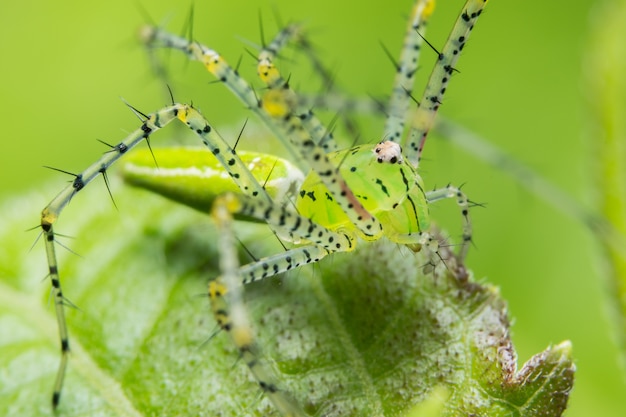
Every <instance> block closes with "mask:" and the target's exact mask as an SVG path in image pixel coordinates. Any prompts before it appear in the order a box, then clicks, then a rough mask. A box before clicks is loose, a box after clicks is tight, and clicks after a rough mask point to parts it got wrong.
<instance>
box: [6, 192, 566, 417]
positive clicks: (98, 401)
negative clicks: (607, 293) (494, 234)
mask: <svg viewBox="0 0 626 417" xmlns="http://www.w3.org/2000/svg"><path fill="white" fill-rule="evenodd" d="M94 190H95V188H94ZM98 191H101V190H98ZM89 193H91V194H89ZM115 196H116V202H117V204H118V206H119V207H120V208H121V211H122V213H121V214H120V213H119V212H116V211H115V210H113V209H112V208H111V207H110V203H109V202H106V201H105V200H104V195H103V194H94V192H93V191H89V190H88V191H86V195H84V196H82V201H81V205H80V208H78V207H77V206H78V204H76V205H72V206H70V209H69V212H68V213H69V214H67V213H66V215H67V218H71V219H72V224H71V225H67V224H66V226H67V227H76V228H77V231H76V237H75V239H73V240H72V241H71V246H72V247H73V248H77V249H78V250H79V251H80V255H81V256H80V257H79V256H76V255H74V254H71V253H67V252H66V253H64V254H63V256H62V257H61V258H62V259H61V260H60V264H61V265H62V269H61V276H62V277H65V280H64V282H63V283H64V285H65V287H64V288H65V294H66V296H67V297H68V299H69V300H71V301H72V302H73V303H74V304H75V305H76V308H70V309H69V312H68V322H69V324H70V331H71V343H72V345H71V346H72V355H71V362H70V368H69V375H68V379H67V383H66V386H65V390H64V393H63V398H62V404H61V408H60V410H59V413H60V415H63V416H76V415H85V414H89V415H103V416H118V415H225V416H231V415H232V416H235V415H237V416H238V415H268V414H271V410H272V408H271V405H270V404H269V403H268V402H267V400H266V399H264V398H263V397H262V396H261V395H260V391H259V389H258V388H257V386H256V385H255V383H254V382H253V380H252V379H251V377H250V376H249V375H248V370H247V368H246V367H245V365H244V364H243V363H239V362H238V361H237V354H236V350H235V349H233V346H232V345H231V343H230V340H229V338H228V337H227V336H226V335H225V334H221V333H217V334H215V333H214V332H215V329H216V326H215V323H214V322H213V320H212V318H211V315H210V312H209V309H208V301H207V299H206V297H205V296H204V295H203V294H204V292H205V291H206V283H207V281H208V279H210V278H212V277H214V276H215V275H216V273H217V271H216V265H217V260H216V248H215V247H214V246H213V244H214V242H215V236H214V230H213V228H212V226H211V225H210V222H209V220H208V218H207V216H205V215H202V214H201V213H198V212H194V211H191V210H190V209H187V208H184V207H180V206H177V205H175V204H172V203H169V202H166V201H164V200H162V199H160V198H158V197H156V196H152V195H148V194H147V193H145V192H140V191H134V190H125V191H116V192H115ZM36 198H37V197H36V196H35V197H34V196H29V197H24V198H22V199H17V200H13V201H10V202H8V203H7V204H5V207H3V209H2V210H3V212H4V213H7V216H6V217H3V220H2V224H0V230H2V236H0V239H1V240H2V241H8V240H9V239H10V237H11V236H20V239H22V236H21V235H20V234H22V235H23V232H22V230H23V229H20V228H19V225H22V224H23V223H24V221H26V220H25V218H26V216H28V218H30V212H29V211H27V210H24V207H28V206H30V204H31V201H33V199H36ZM138 201H140V202H141V204H138ZM238 229H239V230H238V235H239V236H241V237H242V239H243V241H244V242H246V245H247V247H248V249H249V250H250V251H251V252H253V253H254V254H255V255H261V254H264V253H265V252H267V251H269V252H270V253H272V252H275V251H276V250H277V249H276V247H275V246H276V241H275V238H274V237H273V235H271V233H269V232H268V231H267V229H266V228H265V227H262V226H259V225H250V224H247V223H246V224H240V225H239V227H238ZM39 244H41V242H40V243H39ZM37 249H40V248H39V245H38V246H37ZM62 252H64V251H62ZM0 256H1V259H0V264H2V265H3V266H4V269H3V273H2V282H1V284H0V285H1V286H2V290H1V291H0V305H1V306H2V308H1V309H0V312H1V316H0V323H1V325H2V333H3V338H2V345H1V346H0V358H2V359H1V361H2V362H1V363H0V367H1V368H2V369H3V370H4V371H3V378H2V379H1V381H2V386H1V387H0V392H2V397H3V398H2V400H1V401H0V404H1V405H0V414H2V415H46V414H51V410H50V409H49V395H50V390H51V387H52V382H53V378H54V372H55V371H56V361H57V360H58V356H57V355H58V346H57V345H58V340H57V334H56V322H55V319H54V315H53V309H52V308H51V306H50V305H49V302H48V301H47V299H48V297H47V294H48V291H49V289H48V282H47V281H43V282H42V281H41V280H40V274H39V271H40V270H42V269H43V268H39V266H41V264H40V262H39V260H38V259H37V255H36V254H34V253H30V254H27V253H25V252H20V251H16V250H15V248H13V247H8V246H7V247H6V248H5V250H3V251H2V252H1V253H0ZM242 256H243V257H245V255H243V254H242ZM33 259H37V261H36V262H33ZM34 263H35V264H37V266H38V267H37V268H33V266H34V265H33V264H34ZM426 263H427V262H426V259H425V258H424V256H423V254H418V255H417V256H416V255H415V254H413V253H412V252H410V251H408V250H406V248H404V247H399V246H397V245H394V244H389V243H386V242H381V243H376V244H370V245H362V246H361V249H360V250H358V251H357V252H356V253H348V254H343V255H336V256H333V257H331V258H329V259H328V260H327V261H325V262H322V263H321V264H320V265H318V266H313V267H307V268H303V269H301V270H297V271H293V272H292V273H290V274H289V275H286V276H283V277H280V278H279V279H272V280H268V281H267V282H261V283H258V284H254V285H250V286H248V287H246V297H247V301H246V304H247V306H248V308H249V310H250V311H251V313H252V315H253V317H254V325H255V328H256V330H257V333H258V336H259V339H260V344H261V346H262V347H263V352H264V354H265V357H266V358H267V360H269V361H270V362H271V363H273V365H274V367H275V369H276V370H277V371H278V372H279V373H280V375H281V379H282V380H281V383H282V384H283V386H284V388H287V389H289V390H290V391H292V392H294V394H295V395H296V397H297V398H298V400H299V401H300V403H301V404H303V405H304V406H305V408H306V409H307V411H308V412H310V413H311V414H315V413H321V414H324V415H327V414H329V415H342V416H343V415H371V416H375V415H386V416H396V415H411V416H416V415H420V416H428V415H443V416H456V415H468V414H475V415H490V416H540V415H550V416H558V415H560V414H561V412H562V410H563V409H564V408H565V406H566V403H567V400H568V394H569V391H570V390H571V388H572V383H573V373H574V365H573V364H572V359H571V348H570V345H569V343H568V342H564V343H562V344H560V345H557V346H554V347H551V348H548V349H547V350H546V351H544V352H542V353H540V354H539V355H537V356H535V357H534V358H532V359H531V360H530V361H529V362H528V363H527V364H526V365H525V366H524V367H523V368H522V369H521V370H520V371H516V354H515V351H514V349H513V346H512V343H511V340H510V338H509V334H510V329H509V318H508V315H507V311H506V304H505V302H504V301H503V300H502V298H501V297H500V295H499V293H498V291H497V289H495V288H494V287H493V286H491V285H489V284H487V283H478V282H476V281H474V280H473V279H470V280H469V281H459V280H457V279H454V278H452V277H451V276H450V275H449V274H448V273H447V270H446V268H445V267H444V266H443V264H440V265H439V267H438V268H437V269H436V271H435V273H434V274H426V275H425V274H424V273H423V272H422V269H423V265H425V264H426ZM34 271H37V272H34ZM33 274H34V275H33ZM438 398H439V400H438ZM441 398H445V401H444V400H442V399H441ZM423 401H426V402H424V403H422V402H423ZM433 410H434V411H433ZM437 410H440V411H441V412H439V411H437Z"/></svg>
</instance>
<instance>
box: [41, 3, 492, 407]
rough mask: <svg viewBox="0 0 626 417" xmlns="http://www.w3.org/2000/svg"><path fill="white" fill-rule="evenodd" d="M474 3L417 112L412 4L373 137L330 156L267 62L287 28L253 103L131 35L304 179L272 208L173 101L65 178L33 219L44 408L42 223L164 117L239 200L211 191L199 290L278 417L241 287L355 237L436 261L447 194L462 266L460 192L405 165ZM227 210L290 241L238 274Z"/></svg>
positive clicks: (172, 42) (160, 38)
mask: <svg viewBox="0 0 626 417" xmlns="http://www.w3.org/2000/svg"><path fill="white" fill-rule="evenodd" d="M486 3H487V0H468V1H467V2H466V4H465V6H464V7H463V10H462V12H461V14H460V16H459V18H458V20H457V21H456V23H455V25H454V27H453V29H452V31H451V34H450V36H449V38H448V40H447V41H446V43H445V45H444V47H443V49H442V50H441V52H440V53H439V56H438V60H437V62H436V64H435V67H434V69H433V72H432V74H431V76H430V79H429V81H428V84H427V87H426V89H425V91H424V94H423V97H422V99H421V100H420V104H419V105H418V107H417V109H415V110H410V109H409V101H410V98H411V94H410V91H411V89H412V86H413V81H414V74H415V72H416V69H417V61H418V57H419V53H420V50H421V47H422V43H423V37H422V36H423V33H424V28H425V24H426V21H427V19H428V17H429V16H430V14H431V13H432V10H433V7H434V1H433V0H417V1H416V3H415V5H414V7H413V10H412V13H411V16H410V20H409V24H408V28H407V33H406V37H405V40H404V44H403V48H402V51H401V55H400V60H399V62H398V66H397V70H398V71H397V74H396V77H395V80H394V86H393V90H392V95H391V99H390V102H389V104H388V118H387V121H386V125H385V128H384V131H383V132H382V136H381V137H382V138H385V140H383V141H381V142H379V143H376V144H372V145H358V146H354V147H352V148H350V149H346V150H339V151H338V150H337V145H336V144H335V142H334V139H333V137H332V135H331V134H330V133H329V131H328V130H327V129H326V128H325V127H324V126H323V125H322V124H321V122H320V121H318V119H317V118H316V117H315V115H314V114H313V113H312V112H311V111H310V110H309V109H308V108H306V107H305V106H304V105H303V104H301V103H302V102H301V101H300V100H299V98H298V96H297V94H296V93H295V92H294V91H293V90H291V88H290V87H289V84H288V82H287V81H286V80H285V79H284V78H283V77H282V76H281V74H280V73H279V71H278V69H277V68H276V67H275V66H274V64H273V60H274V58H275V57H276V55H277V53H278V52H279V51H280V50H281V48H282V47H283V46H284V45H285V44H286V43H288V42H296V43H297V41H298V39H299V30H298V27H297V26H295V25H292V26H289V27H287V28H286V29H284V30H282V31H281V32H280V33H279V34H278V35H277V36H276V37H275V38H274V40H273V41H272V42H271V43H270V44H269V45H267V46H265V47H264V48H263V50H262V51H261V52H260V54H259V57H258V67H257V68H258V74H259V76H260V78H261V80H262V81H263V82H264V83H265V86H266V88H265V89H264V93H263V94H262V96H261V97H260V98H259V97H258V96H257V94H256V93H255V90H253V88H252V87H251V86H250V85H249V84H248V83H247V82H246V81H245V80H243V79H242V78H240V77H239V75H238V74H237V72H236V71H235V70H234V69H233V68H232V67H230V66H229V65H228V64H227V63H226V61H225V60H224V59H223V58H222V57H221V56H220V55H219V54H218V53H217V52H215V51H214V50H212V49H210V48H208V47H206V46H203V45H201V44H199V43H197V42H191V41H189V40H187V39H184V38H182V37H178V36H175V35H172V34H170V33H167V32H165V31H163V30H162V29H160V28H157V27H146V28H144V29H143V32H142V33H143V39H144V41H145V43H146V45H147V46H148V47H165V48H171V49H176V50H179V51H181V52H183V53H184V54H186V55H187V56H188V57H189V59H191V60H197V61H200V62H201V63H203V64H204V65H205V67H206V69H207V70H208V71H209V72H210V73H211V74H213V75H214V76H215V77H216V78H217V80H219V81H221V82H222V83H223V84H224V85H225V86H226V87H227V88H228V89H230V90H231V91H232V93H234V94H235V95H236V96H237V97H238V98H239V99H240V100H241V101H242V102H243V103H244V104H245V105H246V106H247V107H248V108H249V109H250V110H252V111H253V112H254V113H256V115H257V116H258V117H259V118H260V119H261V120H262V121H263V122H264V123H265V124H266V125H267V127H268V128H269V129H270V130H271V132H272V133H273V134H274V135H275V136H276V137H277V138H278V139H280V140H281V141H282V142H283V144H284V145H285V146H286V147H287V148H288V149H290V150H291V152H292V153H293V154H295V155H300V156H301V157H302V158H303V160H305V161H306V163H307V164H308V166H309V167H310V169H311V174H309V175H308V177H307V178H306V179H305V181H304V183H303V184H302V186H301V188H300V192H299V194H298V197H297V200H296V202H295V208H294V207H292V206H291V205H289V204H286V203H285V202H278V203H277V202H275V201H274V200H273V198H272V197H270V195H269V194H268V192H267V191H266V189H265V187H264V185H261V183H263V181H264V180H265V178H262V177H261V178H256V177H255V175H254V174H253V173H252V172H251V171H250V169H248V164H247V163H244V162H243V161H242V160H241V159H240V158H239V156H238V155H237V153H236V152H235V150H234V149H232V148H231V147H230V146H229V145H228V144H227V143H226V142H225V141H224V140H223V139H222V138H221V137H220V136H219V135H218V134H217V133H216V131H215V130H214V129H213V128H212V127H211V125H210V124H209V122H208V121H207V120H206V119H205V118H204V117H203V116H202V115H201V114H200V113H199V111H198V110H196V109H194V108H193V107H192V106H189V105H185V104H177V103H173V104H172V105H171V106H167V107H165V108H163V109H161V110H159V111H157V112H155V113H152V114H150V115H147V116H146V115H142V116H143V117H144V120H143V123H142V125H141V127H140V128H139V129H137V130H136V131H134V132H132V133H130V135H128V136H127V137H126V138H125V139H124V140H122V141H121V142H120V143H119V144H117V145H115V146H113V147H112V149H111V151H110V152H108V153H106V154H104V155H103V156H102V157H101V158H100V159H99V160H98V161H97V162H95V163H94V164H92V165H91V166H89V167H88V168H87V169H86V170H85V171H83V172H82V173H80V174H79V175H76V177H75V179H74V181H73V182H72V183H71V184H70V185H68V186H67V187H66V188H65V189H64V190H63V191H61V192H60V193H59V194H58V195H57V196H56V197H55V198H54V199H53V200H52V201H51V202H50V203H49V204H48V206H46V208H44V210H43V212H42V217H41V227H42V229H43V234H44V236H45V246H46V253H47V259H48V268H49V276H50V279H51V282H52V291H53V296H54V302H55V309H56V316H57V322H58V327H59V334H60V339H61V362H60V366H59V370H58V373H57V377H56V381H55V384H54V392H53V397H52V404H53V407H55V408H56V407H57V406H58V404H59V401H60V396H61V389H62V386H63V379H64V376H65V371H66V367H67V362H68V355H69V351H70V347H69V338H68V331H67V327H66V323H65V315H64V304H65V303H66V300H65V298H64V296H63V294H62V291H61V283H60V276H59V270H58V263H57V258H56V254H55V244H54V243H55V232H54V230H53V225H54V223H55V222H56V220H57V219H58V217H59V215H60V213H61V211H62V210H63V208H64V207H65V206H66V205H67V204H68V203H69V202H70V200H71V199H72V198H73V197H74V195H75V194H76V193H78V192H79V191H80V190H81V189H83V188H84V187H85V186H86V185H87V184H88V183H89V182H91V181H92V180H93V179H94V178H95V177H97V176H98V175H100V174H102V175H105V174H106V172H107V170H108V169H109V167H110V166H111V165H112V164H113V163H115V162H116V161H117V160H118V159H119V158H120V157H121V156H122V155H123V154H125V153H126V152H127V151H128V150H130V149H131V148H133V147H134V146H135V145H136V144H138V143H139V142H141V141H143V140H147V139H148V138H149V137H150V136H151V135H152V133H154V132H155V131H157V130H159V129H160V128H162V127H164V126H165V125H167V124H168V123H169V122H171V121H172V120H174V119H179V120H180V121H182V122H183V123H185V124H186V125H187V126H188V127H189V128H190V129H191V130H192V131H193V132H194V133H195V134H196V135H197V136H199V137H200V139H201V140H202V142H203V143H204V144H205V145H206V146H207V147H208V148H209V150H210V151H211V152H212V153H213V155H215V157H216V158H217V159H218V160H219V162H220V163H221V165H222V166H223V169H225V170H226V171H227V172H228V174H229V175H230V177H231V178H232V179H233V181H234V182H235V183H236V185H237V186H238V188H239V190H240V193H225V194H222V195H221V196H218V197H217V198H216V199H215V202H214V203H213V208H212V212H211V214H212V217H213V219H214V221H215V222H216V224H217V227H218V230H219V234H220V242H219V248H220V268H221V271H222V275H221V276H220V277H218V278H216V279H214V280H212V281H210V283H209V288H208V295H209V298H210V301H211V308H212V311H213V315H214V317H215V319H216V321H217V322H218V324H219V326H220V327H221V329H223V330H225V331H226V332H228V333H229V334H230V335H231V337H232V340H233V342H234V344H235V345H236V347H237V349H238V350H239V352H240V355H241V357H242V359H243V361H244V362H245V363H246V364H247V366H248V367H249V369H250V371H251V372H252V374H253V376H254V378H256V380H257V381H258V383H259V385H260V387H261V389H262V390H263V392H264V393H265V395H266V396H267V397H268V398H269V399H270V400H271V402H272V403H273V404H274V406H275V407H276V409H277V410H278V411H279V412H280V413H281V414H282V415H286V416H301V415H305V413H304V412H303V411H302V409H301V408H300V407H299V405H298V404H296V403H295V401H293V400H292V398H291V396H290V395H289V394H288V393H287V392H285V391H283V390H281V389H280V388H279V387H278V385H277V382H276V378H275V377H274V376H273V374H272V372H270V370H269V368H268V367H266V366H265V365H264V364H263V362H262V360H260V352H259V348H258V347H257V346H256V344H255V340H254V337H253V333H252V330H251V325H250V323H249V319H248V316H247V313H246V309H245V305H244V303H243V301H242V298H241V297H242V285H241V284H242V282H243V283H244V284H246V283H249V282H252V281H255V280H260V279H263V278H266V277H270V276H274V275H276V274H279V273H281V272H285V271H288V270H291V269H294V268H297V267H299V266H302V265H306V264H310V263H313V262H317V261H319V260H320V259H322V258H324V257H325V256H327V255H329V254H331V253H334V252H342V251H351V250H353V249H354V247H355V246H356V245H357V242H358V241H359V240H365V241H373V240H377V239H380V238H381V237H383V236H385V237H386V238H388V239H389V240H391V241H393V242H397V243H400V244H405V245H409V246H410V247H411V248H413V249H414V250H419V249H420V248H422V247H426V248H427V249H429V250H430V251H432V252H433V253H435V254H437V253H438V244H439V243H438V242H437V240H436V239H434V238H433V237H432V236H431V235H430V234H429V233H428V226H429V218H428V205H429V204H430V203H432V202H434V201H437V200H440V199H444V198H455V199H457V203H458V204H459V206H460V207H461V212H462V216H463V219H464V226H463V238H462V242H461V244H460V246H459V250H458V253H457V260H458V261H459V265H461V264H462V261H463V259H464V258H465V256H466V254H467V251H468V248H469V245H470V243H471V225H470V221H469V217H468V208H469V201H468V199H467V198H466V197H465V195H464V194H463V193H462V192H461V191H460V189H458V188H456V187H453V186H447V187H445V188H443V189H438V190H434V191H430V192H425V191H424V186H423V183H422V180H421V178H420V177H419V175H418V174H417V166H418V162H419V159H420V155H421V153H422V149H423V146H424V142H425V139H426V136H427V134H428V132H429V130H430V129H431V127H432V125H433V123H434V117H435V115H436V112H437V110H438V108H439V106H440V104H441V103H442V98H443V95H444V93H445V90H446V86H447V84H448V82H449V80H450V77H451V75H452V74H453V72H454V67H455V64H456V61H457V59H458V58H459V55H460V52H461V51H462V49H463V47H464V45H465V42H466V41H467V39H468V36H469V34H470V32H471V30H472V28H473V26H474V24H475V22H476V20H477V19H478V17H479V16H480V14H481V12H482V10H483V8H484V7H485V5H486ZM407 117H408V119H409V120H408V122H409V126H408V134H407V135H403V133H404V131H405V130H407V129H406V127H405V119H407ZM403 136H404V137H403ZM401 145H402V147H403V148H404V149H405V150H406V153H405V154H403V153H402V152H401ZM274 159H275V158H274ZM105 178H106V177H105ZM313 213H315V216H313ZM320 213H325V214H324V215H321V214H320ZM234 215H245V216H248V217H252V218H256V219H258V220H260V221H264V222H266V223H267V224H268V225H269V226H270V228H272V229H273V230H274V231H275V232H276V233H277V235H278V236H281V237H284V238H285V240H287V241H291V242H297V243H298V244H297V245H295V246H294V247H293V248H291V249H288V250H286V251H285V252H283V253H279V254H276V255H274V256H269V257H266V258H263V259H260V260H258V261H255V262H252V263H250V264H248V265H245V266H243V267H240V266H239V263H238V258H237V254H236V250H235V248H236V245H235V237H234V233H233V230H232V220H233V216H234ZM313 217H314V218H315V221H313V220H312V219H313ZM459 268H460V269H458V270H456V271H454V272H457V273H461V272H459V271H460V270H461V269H462V266H460V267H459Z"/></svg>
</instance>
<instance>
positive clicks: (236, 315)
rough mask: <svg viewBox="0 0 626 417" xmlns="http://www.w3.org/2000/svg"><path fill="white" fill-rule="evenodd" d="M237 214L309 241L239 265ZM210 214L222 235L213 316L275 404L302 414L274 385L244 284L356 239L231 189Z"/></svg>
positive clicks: (286, 412)
mask: <svg viewBox="0 0 626 417" xmlns="http://www.w3.org/2000/svg"><path fill="white" fill-rule="evenodd" d="M235 214H239V215H243V216H246V217H253V218H257V219H259V220H263V221H265V222H267V223H268V224H269V225H270V226H271V227H272V229H274V230H281V231H284V232H286V233H287V234H288V235H289V236H291V237H293V238H299V239H305V240H306V241H308V242H311V244H308V245H306V246H302V247H297V248H294V249H290V250H287V251H285V252H283V253H279V254H276V255H273V256H269V257H266V258H262V259H260V260H258V261H256V262H252V263H250V264H248V265H245V266H243V267H240V266H239V262H238V259H237V251H236V250H235V248H236V239H235V235H234V232H233V229H232V223H233V216H234V215H235ZM212 217H213V219H214V221H215V223H216V225H217V228H218V231H219V236H220V238H219V239H220V240H219V242H218V247H219V251H220V270H221V275H220V276H219V277H218V278H216V279H215V280H212V281H211V282H210V283H209V287H208V295H209V299H210V301H211V310H212V312H213V315H214V317H215V319H216V321H217V323H218V324H219V326H220V328H221V329H222V330H225V331H226V332H228V333H229V334H230V336H231V338H232V340H233V342H234V344H235V346H236V347H237V349H238V350H239V353H240V355H241V358H242V359H243V361H244V362H245V363H246V365H247V366H248V368H250V371H251V372H252V375H253V376H254V378H255V379H256V380H257V382H258V384H259V386H260V387H261V389H262V391H263V393H264V394H265V395H267V397H268V398H269V399H270V400H271V401H272V403H273V404H274V406H275V407H276V408H277V409H278V410H279V411H280V412H281V413H282V414H283V415H285V416H304V415H306V414H305V413H304V411H302V409H301V408H300V407H299V406H298V405H297V403H296V402H295V400H294V399H293V398H292V397H291V395H290V394H289V393H287V392H286V391H284V390H282V389H280V388H279V387H278V384H277V382H276V381H277V378H276V377H275V376H274V372H272V370H271V369H270V368H269V367H268V366H267V365H265V364H264V363H263V361H262V359H261V353H260V349H259V348H258V346H257V344H256V343H255V337H254V334H253V331H252V327H251V325H250V320H249V318H248V313H247V311H246V307H245V303H244V301H243V296H242V286H243V284H248V283H250V282H254V281H257V280H261V279H264V278H268V277H272V276H275V275H277V274H280V273H282V272H285V271H289V270H291V269H294V268H298V267H300V266H303V265H307V264H310V263H315V262H318V261H319V260H321V259H322V258H324V257H325V256H326V255H328V254H329V253H331V252H344V251H350V250H352V249H354V246H355V243H356V242H355V238H354V237H353V236H349V235H347V234H342V233H337V232H333V231H331V230H328V229H326V228H325V227H322V226H320V225H318V224H316V223H314V222H313V221H312V220H310V219H308V218H305V217H302V216H300V215H298V214H297V213H295V212H294V211H291V210H290V209H289V208H288V207H286V206H280V205H277V204H273V203H265V202H263V201H260V200H255V199H252V198H250V197H248V196H245V195H238V194H232V193H227V194H223V195H221V196H219V197H218V198H217V199H216V200H215V203H214V206H213V210H212Z"/></svg>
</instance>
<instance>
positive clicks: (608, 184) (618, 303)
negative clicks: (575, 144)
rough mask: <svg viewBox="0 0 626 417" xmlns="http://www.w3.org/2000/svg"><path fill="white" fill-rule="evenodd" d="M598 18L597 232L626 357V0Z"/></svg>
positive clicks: (594, 61)
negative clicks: (599, 219) (600, 220)
mask: <svg viewBox="0 0 626 417" xmlns="http://www.w3.org/2000/svg"><path fill="white" fill-rule="evenodd" d="M593 17H594V19H593V23H592V30H591V36H590V40H589V53H588V54H587V57H586V62H585V63H586V86H587V95H588V96H587V97H588V108H589V111H590V115H591V117H589V120H588V122H589V124H590V128H591V129H590V134H589V142H590V143H591V144H592V149H593V151H594V161H593V162H594V165H593V172H594V180H595V185H596V188H595V190H596V192H595V197H596V204H597V207H598V211H599V212H600V213H601V214H602V216H603V220H605V221H606V222H607V224H606V225H605V228H604V229H600V230H598V233H597V234H596V235H597V238H598V240H599V242H600V244H601V246H602V249H603V254H604V257H605V262H604V263H603V267H604V269H603V272H604V273H605V276H606V277H607V283H608V285H609V294H610V295H611V296H612V299H611V301H612V303H613V309H614V311H615V314H614V317H615V321H616V323H617V326H616V327H617V332H618V340H619V344H620V347H621V349H622V356H623V359H622V360H623V361H626V181H625V179H626V123H625V119H624V114H626V81H625V80H624V73H625V72H626V52H625V51H624V44H623V42H622V40H623V39H624V37H625V36H626V28H625V26H624V21H625V19H626V2H624V1H615V2H611V1H607V2H605V3H604V4H603V5H602V7H598V10H596V13H595V14H594V15H593ZM623 363H626V362H623Z"/></svg>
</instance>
